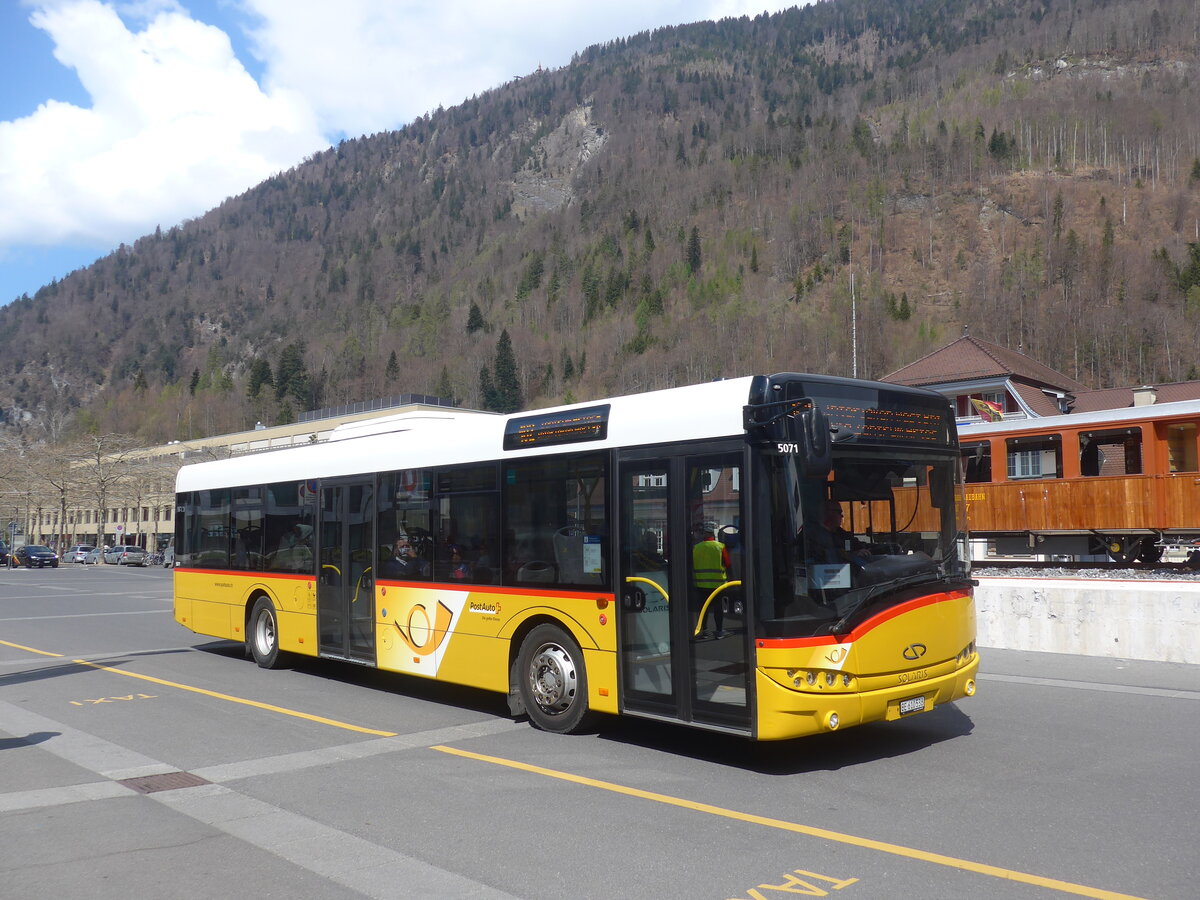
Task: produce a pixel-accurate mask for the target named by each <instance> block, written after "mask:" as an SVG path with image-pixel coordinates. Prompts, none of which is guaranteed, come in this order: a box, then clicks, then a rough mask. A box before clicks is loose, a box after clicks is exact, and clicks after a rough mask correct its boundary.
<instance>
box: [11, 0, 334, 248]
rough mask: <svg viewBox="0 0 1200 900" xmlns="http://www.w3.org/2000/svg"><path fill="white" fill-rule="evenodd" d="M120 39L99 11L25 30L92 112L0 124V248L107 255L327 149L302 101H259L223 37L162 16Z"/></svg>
mask: <svg viewBox="0 0 1200 900" xmlns="http://www.w3.org/2000/svg"><path fill="white" fill-rule="evenodd" d="M143 6H144V7H145V8H146V9H150V10H151V11H152V17H151V18H149V19H148V20H147V21H145V23H144V26H143V27H142V28H141V29H140V30H136V31H134V30H130V28H129V27H127V26H126V25H125V23H124V22H123V21H122V20H121V18H120V17H119V16H118V15H117V13H116V12H115V11H114V9H113V8H112V7H111V6H110V5H107V4H104V3H101V2H98V0H66V2H48V3H43V4H41V5H40V6H39V7H38V8H37V9H36V11H35V12H34V14H33V16H32V18H31V21H32V22H33V23H34V25H36V26H37V27H38V28H40V29H42V30H43V31H45V32H46V33H47V34H48V35H49V36H50V38H51V39H52V40H53V41H54V44H55V56H56V58H57V59H58V60H59V62H61V63H62V64H63V65H65V66H68V67H70V68H73V69H74V70H75V71H76V73H77V75H78V76H79V79H80V82H81V83H82V85H83V87H84V89H85V90H86V91H87V93H88V94H89V95H90V97H91V99H92V106H91V107H90V108H88V109H84V108H80V107H77V106H73V105H70V104H66V103H60V102H55V101H50V102H47V103H44V104H42V105H41V106H40V107H39V108H38V109H37V110H36V111H35V112H34V113H33V114H32V115H30V116H27V117H25V118H22V119H17V120H15V121H12V122H3V123H0V242H3V243H18V244H42V243H58V242H66V241H71V242H78V243H89V242H105V241H115V240H119V239H124V238H128V237H131V236H134V235H137V234H140V233H144V232H145V231H148V230H150V228H152V227H153V225H154V224H155V223H157V222H163V223H167V224H173V223H174V222H177V221H179V220H180V219H182V218H185V217H188V216H192V215H198V214H199V213H201V212H203V211H205V210H207V209H210V208H211V207H213V206H215V205H217V204H218V203H220V202H221V200H223V199H224V198H225V197H226V196H229V195H230V194H234V193H238V192H240V191H242V190H245V189H246V188H247V187H249V186H250V185H252V184H254V183H256V182H258V181H260V180H262V179H264V178H266V177H268V176H269V175H270V174H272V173H273V172H276V171H279V170H280V169H285V168H287V167H289V166H291V165H294V164H295V163H296V162H297V161H298V160H299V159H301V158H302V157H303V156H304V155H306V154H308V153H312V152H314V151H316V150H319V149H320V148H322V147H323V146H326V145H327V143H328V142H327V141H325V140H324V139H323V138H322V137H321V135H320V133H319V131H318V130H317V127H316V121H315V118H314V117H313V115H312V112H311V110H310V108H309V107H308V105H307V103H306V102H305V101H304V100H303V98H301V97H299V96H298V95H296V94H295V93H293V92H290V91H287V90H278V91H273V92H264V91H263V90H262V89H260V88H259V86H258V85H257V84H256V83H255V81H254V79H253V78H251V77H250V75H249V74H248V73H247V72H246V70H245V68H244V67H243V66H242V64H241V63H240V62H239V61H238V60H237V58H236V57H235V56H234V54H233V50H232V47H231V45H230V42H229V38H228V36H227V35H226V34H225V33H224V32H222V31H220V30H219V29H217V28H214V27H212V26H208V25H204V24H202V23H200V22H197V21H195V20H193V19H191V18H189V17H188V16H187V15H186V14H185V13H183V12H182V11H180V10H179V9H178V8H177V7H175V6H174V4H161V3H155V4H148V5H147V4H144V5H143Z"/></svg>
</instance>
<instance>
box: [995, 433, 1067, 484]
mask: <svg viewBox="0 0 1200 900" xmlns="http://www.w3.org/2000/svg"><path fill="white" fill-rule="evenodd" d="M1006 443H1007V445H1008V447H1007V450H1008V477H1009V478H1010V479H1012V480H1017V479H1021V478H1062V438H1061V437H1060V436H1059V435H1057V434H1047V435H1033V436H1030V437H1019V438H1009V439H1008V440H1007V441H1006Z"/></svg>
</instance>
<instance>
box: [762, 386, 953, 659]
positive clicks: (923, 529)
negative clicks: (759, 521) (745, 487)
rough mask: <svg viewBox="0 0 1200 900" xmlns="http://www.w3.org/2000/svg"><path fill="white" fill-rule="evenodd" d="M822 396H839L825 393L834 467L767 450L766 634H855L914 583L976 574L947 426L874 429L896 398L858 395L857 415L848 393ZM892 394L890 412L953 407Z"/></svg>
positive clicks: (898, 417)
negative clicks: (917, 433)
mask: <svg viewBox="0 0 1200 900" xmlns="http://www.w3.org/2000/svg"><path fill="white" fill-rule="evenodd" d="M810 387H813V386H810ZM822 399H825V400H827V399H828V398H820V397H817V402H818V404H819V405H820V406H821V407H822V408H823V409H826V410H830V411H831V413H830V415H829V421H830V425H831V431H832V432H833V435H834V436H833V442H832V452H831V469H830V470H829V471H828V472H824V471H817V472H808V471H806V468H805V466H804V465H803V461H802V460H801V459H799V458H797V457H796V456H791V455H779V454H764V456H763V457H762V460H763V465H764V470H765V471H766V472H767V478H768V483H769V490H770V504H769V506H770V517H771V522H770V527H771V536H772V538H771V542H770V547H769V549H766V550H765V552H766V553H767V554H769V556H770V560H769V563H768V566H769V571H770V573H771V591H772V597H771V598H769V599H768V602H767V603H765V604H764V605H763V607H762V609H761V614H760V617H759V631H760V636H761V637H811V636H818V635H833V634H839V635H840V634H845V633H847V632H849V631H851V630H852V629H853V628H854V626H855V625H856V624H857V623H858V622H860V621H862V620H863V618H865V617H867V616H870V615H874V614H876V613H878V612H879V611H880V610H881V609H884V608H887V607H888V606H891V605H895V604H897V603H900V602H903V601H904V600H907V599H909V598H910V597H911V596H913V595H914V592H913V591H912V590H910V589H911V588H915V587H916V586H918V585H924V586H925V588H924V590H926V591H927V590H928V586H929V584H930V583H932V582H936V581H939V580H940V581H945V580H947V579H950V580H964V579H966V578H967V577H968V566H969V563H968V562H967V560H966V558H965V556H964V554H963V552H962V550H961V540H962V538H963V531H964V526H963V523H962V522H961V521H960V519H961V508H962V505H961V504H960V503H956V497H957V496H958V494H959V492H960V491H961V478H960V475H959V466H958V460H957V453H956V452H955V451H954V448H953V438H948V439H947V438H944V437H941V434H943V433H944V432H941V429H940V428H936V429H934V430H933V431H930V432H929V433H930V437H928V438H920V437H916V438H915V439H906V438H904V436H903V435H901V434H900V433H899V432H898V431H894V430H890V431H889V429H890V427H891V426H890V425H888V426H886V427H885V429H884V430H885V431H888V433H886V434H884V433H882V432H879V431H878V430H877V431H876V433H875V434H873V435H872V434H868V430H869V429H868V428H866V427H863V423H864V422H867V423H870V421H871V419H872V416H871V413H872V412H873V410H872V409H871V408H870V407H872V406H876V405H878V406H879V407H886V406H888V405H889V404H888V403H886V402H881V401H882V400H884V399H885V398H881V397H879V396H878V395H876V396H875V397H869V398H867V397H863V398H858V400H857V401H856V404H855V405H857V406H858V407H859V409H858V411H857V414H856V415H855V414H848V413H846V409H847V406H846V404H845V398H839V399H840V404H841V405H840V406H839V405H837V404H831V403H828V402H822ZM889 399H891V401H892V403H891V411H890V412H887V413H885V415H884V417H883V418H884V419H885V420H887V421H888V422H896V423H898V422H901V421H904V420H906V419H907V418H908V417H910V416H916V417H918V418H919V417H920V416H921V415H927V416H928V417H929V422H930V423H933V422H934V421H935V420H936V419H937V418H938V417H940V416H941V415H942V411H941V410H940V409H937V408H936V407H930V408H929V409H927V410H926V412H925V413H921V412H920V411H919V409H918V407H919V404H918V405H917V406H912V404H911V398H904V399H905V400H908V401H909V406H910V407H912V408H911V409H907V410H906V409H904V406H903V403H902V402H901V400H900V399H899V398H889ZM918 399H920V398H918ZM867 400H869V401H870V404H867V403H864V402H863V401H867ZM863 406H867V407H868V408H867V411H866V415H864V414H863V409H862V407H863ZM839 408H840V409H841V410H842V413H841V415H840V417H839V414H838V412H837V410H838V409H839ZM856 423H857V424H856ZM906 427H907V426H906ZM934 431H937V432H938V436H936V437H935V436H934ZM951 434H952V432H951Z"/></svg>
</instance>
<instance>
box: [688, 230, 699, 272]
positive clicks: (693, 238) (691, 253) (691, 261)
mask: <svg viewBox="0 0 1200 900" xmlns="http://www.w3.org/2000/svg"><path fill="white" fill-rule="evenodd" d="M702 262H703V260H702V259H701V257H700V229H699V228H696V227H694V226H693V228H692V233H691V235H690V236H689V237H688V242H687V267H688V272H689V273H691V274H692V275H695V274H696V273H697V272H699V271H700V264H701V263H702Z"/></svg>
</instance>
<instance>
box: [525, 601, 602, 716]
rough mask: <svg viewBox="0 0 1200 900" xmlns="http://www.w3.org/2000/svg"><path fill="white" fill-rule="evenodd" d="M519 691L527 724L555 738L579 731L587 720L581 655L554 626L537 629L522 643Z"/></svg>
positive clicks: (585, 686)
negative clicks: (554, 735)
mask: <svg viewBox="0 0 1200 900" xmlns="http://www.w3.org/2000/svg"><path fill="white" fill-rule="evenodd" d="M517 679H518V687H519V689H520V692H521V699H522V701H523V702H524V704H525V711H526V712H527V713H528V714H529V721H530V722H531V723H532V724H533V726H534V727H535V728H540V729H541V730H542V731H549V732H552V733H554V734H571V733H572V732H575V731H579V730H581V729H582V728H583V727H584V725H585V723H586V722H587V721H588V719H589V718H590V717H589V716H588V690H587V670H586V668H585V667H584V664H583V651H582V650H581V649H580V648H579V644H578V643H576V641H575V640H574V638H572V637H571V636H570V635H569V634H567V632H565V631H564V630H563V629H562V628H560V627H559V626H557V625H549V624H545V625H538V626H537V627H536V628H534V629H533V630H532V631H531V632H529V634H528V635H526V636H525V640H524V641H523V642H522V643H521V652H520V655H519V657H518V661H517Z"/></svg>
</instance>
